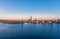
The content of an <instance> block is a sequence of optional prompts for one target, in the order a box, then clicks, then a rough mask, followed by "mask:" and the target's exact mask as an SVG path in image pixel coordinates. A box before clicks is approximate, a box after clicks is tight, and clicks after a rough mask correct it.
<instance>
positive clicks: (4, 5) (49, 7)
mask: <svg viewBox="0 0 60 39" xmlns="http://www.w3.org/2000/svg"><path fill="white" fill-rule="evenodd" d="M59 10H60V0H0V19H17V18H18V19H19V18H25V19H26V18H29V16H31V15H32V17H33V18H40V19H42V18H44V19H46V18H47V19H48V18H49V19H50V18H53V19H54V18H58V19H60V11H59Z"/></svg>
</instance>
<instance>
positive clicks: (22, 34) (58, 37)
mask: <svg viewBox="0 0 60 39" xmlns="http://www.w3.org/2000/svg"><path fill="white" fill-rule="evenodd" d="M8 38H9V39H18V38H20V39H60V24H2V23H0V39H8Z"/></svg>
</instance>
